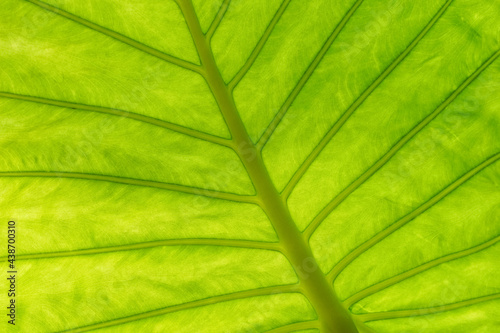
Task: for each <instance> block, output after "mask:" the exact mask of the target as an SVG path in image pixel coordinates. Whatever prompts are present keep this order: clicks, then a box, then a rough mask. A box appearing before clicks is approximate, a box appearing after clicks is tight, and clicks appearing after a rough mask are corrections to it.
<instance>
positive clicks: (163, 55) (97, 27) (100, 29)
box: [26, 0, 203, 75]
mask: <svg viewBox="0 0 500 333" xmlns="http://www.w3.org/2000/svg"><path fill="white" fill-rule="evenodd" d="M26 1H27V2H31V3H32V4H34V5H36V6H39V7H41V8H43V9H45V10H48V11H51V12H53V13H55V14H57V15H60V16H63V17H65V18H67V19H69V20H71V21H74V22H77V23H80V24H81V25H84V26H86V27H87V28H89V29H92V30H94V31H97V32H100V33H102V34H103V35H106V36H108V37H111V38H114V39H116V40H118V41H120V42H122V43H125V44H127V45H129V46H131V47H133V48H136V49H138V50H141V51H143V52H145V53H148V54H150V55H152V56H154V57H157V58H159V59H161V60H164V61H166V62H169V63H171V64H174V65H177V66H179V67H182V68H184V69H188V70H191V71H194V72H196V73H198V74H202V75H203V71H202V69H201V66H199V65H196V64H193V63H191V62H189V61H185V60H182V59H179V58H176V57H174V56H171V55H168V54H166V53H163V52H161V51H159V50H157V49H154V48H152V47H149V46H147V45H144V44H142V43H140V42H138V41H136V40H134V39H131V38H129V37H126V36H124V35H122V34H119V33H118V32H116V31H113V30H110V29H107V28H104V27H102V26H100V25H97V24H95V23H93V22H90V21H87V20H85V19H83V18H81V17H78V16H76V15H73V14H71V13H69V12H66V11H64V10H62V9H59V8H57V7H54V6H51V5H49V4H47V3H45V2H42V1H39V0H26Z"/></svg>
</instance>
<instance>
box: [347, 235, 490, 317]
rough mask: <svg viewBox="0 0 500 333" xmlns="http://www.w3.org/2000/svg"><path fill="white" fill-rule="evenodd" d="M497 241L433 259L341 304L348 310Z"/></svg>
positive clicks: (375, 285)
mask: <svg viewBox="0 0 500 333" xmlns="http://www.w3.org/2000/svg"><path fill="white" fill-rule="evenodd" d="M498 241H500V236H497V237H495V238H493V239H491V240H489V241H487V242H485V243H483V244H480V245H477V246H474V247H472V248H470V249H467V250H463V251H459V252H456V253H453V254H449V255H446V256H443V257H440V258H437V259H434V260H432V261H429V262H427V263H425V264H422V265H420V266H417V267H415V268H413V269H410V270H408V271H406V272H404V273H401V274H398V275H396V276H393V277H391V278H389V279H387V280H384V281H382V282H379V283H377V284H374V285H372V286H371V287H368V288H366V289H364V290H362V291H360V292H358V293H356V294H354V295H352V296H351V297H349V298H348V299H346V300H345V301H344V302H343V304H344V306H345V307H346V308H350V307H351V306H352V305H353V304H354V303H356V302H359V301H360V300H362V299H363V298H365V297H368V296H370V295H373V294H375V293H377V292H379V291H381V290H383V289H385V288H388V287H391V286H393V285H395V284H397V283H399V282H401V281H404V280H406V279H408V278H410V277H412V276H415V275H417V274H420V273H422V272H424V271H426V270H429V269H431V268H433V267H436V266H438V265H441V264H443V263H447V262H450V261H453V260H457V259H460V258H463V257H466V256H469V255H472V254H475V253H478V252H480V251H483V250H485V249H487V248H489V247H490V246H492V245H494V244H496V243H497V242H498Z"/></svg>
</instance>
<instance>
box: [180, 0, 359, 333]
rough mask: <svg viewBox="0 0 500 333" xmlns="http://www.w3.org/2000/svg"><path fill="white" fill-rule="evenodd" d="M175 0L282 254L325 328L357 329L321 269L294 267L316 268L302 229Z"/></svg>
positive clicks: (184, 2)
mask: <svg viewBox="0 0 500 333" xmlns="http://www.w3.org/2000/svg"><path fill="white" fill-rule="evenodd" d="M176 2H177V3H178V5H179V7H180V8H181V11H182V13H183V14H184V17H185V20H186V22H187V25H188V28H189V31H190V33H191V36H192V38H193V41H194V44H195V46H196V49H197V51H198V55H199V58H200V59H201V64H202V68H203V69H204V73H205V75H204V78H205V80H206V81H207V84H208V86H209V88H210V90H211V91H212V93H213V95H214V97H215V100H216V101H217V104H218V105H219V109H220V110H221V113H222V115H223V117H224V119H225V121H226V124H227V126H228V129H229V132H230V133H231V136H232V140H233V142H234V147H235V151H236V153H237V154H238V156H239V157H240V160H241V161H242V163H243V165H244V166H245V169H246V170H247V173H248V175H249V177H250V179H251V180H252V183H253V184H254V186H255V189H256V193H257V195H256V196H257V199H258V200H259V201H260V202H259V204H260V206H261V208H262V209H263V211H264V212H265V213H266V214H267V216H268V218H269V220H270V222H271V224H272V225H273V227H274V229H275V230H276V233H277V235H278V238H279V240H280V243H281V244H282V247H283V252H284V254H285V256H286V257H287V259H288V260H289V261H290V263H291V265H292V267H293V268H294V269H295V271H296V273H297V274H298V275H299V281H300V286H301V289H302V292H303V294H304V295H305V296H306V297H307V298H308V299H309V301H310V302H311V305H312V306H313V308H314V309H315V310H316V313H317V315H318V318H319V321H320V323H321V327H322V329H323V330H324V331H325V332H330V331H331V332H343V333H349V332H357V330H356V327H355V325H354V322H353V321H352V319H351V317H350V315H349V314H348V313H347V311H346V310H345V308H344V307H343V306H342V305H341V304H340V302H339V300H338V299H337V297H336V295H335V292H334V290H333V288H332V286H331V285H330V284H329V283H328V281H327V280H326V278H325V275H324V274H323V273H322V272H321V270H319V269H317V268H316V269H315V270H314V271H313V272H308V276H307V277H306V278H304V276H301V274H300V273H301V272H300V271H298V270H299V269H300V268H301V267H302V266H303V264H304V262H306V261H307V260H309V262H310V263H311V265H314V266H315V267H319V266H318V264H317V263H316V259H315V258H314V256H313V255H312V251H311V248H310V246H309V244H308V242H307V241H306V240H305V239H304V238H303V237H302V233H301V232H300V231H299V230H298V228H297V226H296V224H295V222H294V221H293V219H292V217H291V215H290V212H289V210H288V207H287V205H286V204H285V201H284V200H283V198H282V197H281V195H280V194H279V193H278V191H277V189H276V187H275V186H274V184H273V182H272V180H271V177H270V175H269V172H268V171H267V169H266V167H265V166H264V162H263V160H262V156H261V154H260V151H259V150H258V149H257V148H256V146H255V145H254V143H253V142H252V140H251V139H250V136H249V135H248V133H247V131H246V128H245V126H244V125H243V121H242V119H241V117H240V115H239V112H238V110H237V108H236V105H235V102H234V99H233V96H232V93H231V91H230V89H229V88H228V86H227V85H226V83H225V82H224V80H223V78H222V75H221V73H220V71H219V69H218V68H217V65H216V63H215V59H214V55H213V52H212V50H211V47H210V44H209V40H208V39H207V38H206V36H205V35H204V34H203V32H202V29H201V26H200V23H199V21H198V18H197V16H196V13H195V11H194V8H193V4H192V2H191V1H190V0H178V1H176Z"/></svg>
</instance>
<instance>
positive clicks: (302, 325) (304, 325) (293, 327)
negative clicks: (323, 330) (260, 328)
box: [266, 320, 319, 333]
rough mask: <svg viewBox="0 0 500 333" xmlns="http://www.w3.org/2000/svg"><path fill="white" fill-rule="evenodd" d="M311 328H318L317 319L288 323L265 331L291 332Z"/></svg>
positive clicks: (273, 332)
mask: <svg viewBox="0 0 500 333" xmlns="http://www.w3.org/2000/svg"><path fill="white" fill-rule="evenodd" d="M313 328H319V323H318V321H317V320H311V321H303V322H299V323H293V324H289V325H286V326H281V327H278V328H275V329H273V330H270V331H266V333H291V332H295V331H298V330H306V329H313Z"/></svg>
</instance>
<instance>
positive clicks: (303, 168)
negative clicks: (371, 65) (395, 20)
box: [283, 0, 453, 198]
mask: <svg viewBox="0 0 500 333" xmlns="http://www.w3.org/2000/svg"><path fill="white" fill-rule="evenodd" d="M452 1H453V0H448V1H447V2H446V3H445V5H444V6H443V7H442V8H441V9H440V10H439V12H438V13H437V14H436V15H435V16H434V17H433V18H432V20H431V21H430V22H429V23H428V24H427V25H426V26H425V28H424V29H423V30H422V31H421V32H420V34H419V35H418V36H417V37H416V38H415V39H414V40H413V42H411V44H410V45H408V47H407V48H406V50H404V51H403V53H401V54H400V55H399V56H398V57H397V58H396V59H395V60H394V62H393V63H392V64H391V65H389V67H387V68H386V69H385V70H384V71H383V72H382V73H381V74H380V75H379V77H378V78H377V79H376V80H375V81H373V83H372V84H371V85H370V86H369V87H368V88H367V89H366V90H365V91H364V92H363V93H362V94H361V95H360V96H359V97H358V99H356V101H355V102H354V103H353V104H352V105H351V106H350V107H349V108H348V109H347V110H346V112H345V113H344V114H343V115H342V117H340V119H339V120H338V121H337V122H336V123H335V124H334V125H333V127H332V128H331V129H330V130H329V131H328V132H327V133H326V135H325V136H324V137H323V139H321V141H320V142H319V144H318V145H317V146H316V147H315V148H314V149H313V151H312V152H311V153H310V154H309V156H308V157H307V158H306V160H305V161H304V162H303V163H302V165H301V166H300V167H299V169H298V170H297V171H296V172H295V174H294V175H293V177H292V179H291V180H290V182H289V183H288V184H287V186H286V187H285V189H284V190H283V196H284V197H285V198H288V196H289V195H290V193H291V192H292V191H293V189H294V188H295V186H296V185H297V183H298V182H299V180H300V179H301V178H302V176H303V175H304V174H305V172H306V171H307V169H309V167H310V166H311V164H312V163H313V162H314V161H315V160H316V157H318V155H319V154H320V153H321V151H322V150H323V149H324V148H325V147H326V145H327V144H328V143H329V142H330V140H331V139H332V138H333V137H334V136H335V134H337V132H338V131H339V130H340V128H341V127H342V126H343V125H344V124H345V123H346V122H347V120H348V119H349V118H350V117H351V115H352V114H353V113H354V111H356V110H357V109H358V107H359V106H360V105H361V104H363V102H364V101H365V100H366V99H367V98H368V96H370V94H371V93H372V92H373V91H374V90H375V89H376V88H377V87H378V86H379V85H380V84H381V83H382V82H383V81H384V80H385V79H386V78H387V77H388V76H389V74H391V72H392V71H393V70H394V69H395V68H396V67H397V66H398V65H399V64H400V63H401V62H402V61H403V60H404V59H405V58H406V56H408V54H410V52H411V51H412V50H413V49H414V48H415V46H416V45H417V44H418V42H420V40H421V39H422V38H423V37H424V36H425V35H426V34H427V32H428V31H429V30H430V29H431V28H432V26H433V25H434V24H435V23H436V22H437V21H438V19H439V18H440V17H441V16H442V15H443V13H444V12H445V11H446V9H447V8H448V6H449V5H450V4H451V2H452Z"/></svg>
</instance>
